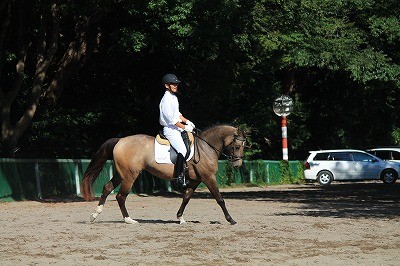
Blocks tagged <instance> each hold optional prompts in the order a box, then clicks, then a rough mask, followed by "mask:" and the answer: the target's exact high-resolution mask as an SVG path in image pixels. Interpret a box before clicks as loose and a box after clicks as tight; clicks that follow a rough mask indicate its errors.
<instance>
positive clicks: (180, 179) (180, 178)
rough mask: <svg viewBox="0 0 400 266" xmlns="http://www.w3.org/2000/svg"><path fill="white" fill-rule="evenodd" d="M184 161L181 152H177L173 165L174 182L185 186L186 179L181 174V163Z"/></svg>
mask: <svg viewBox="0 0 400 266" xmlns="http://www.w3.org/2000/svg"><path fill="white" fill-rule="evenodd" d="M184 163H185V158H184V157H183V155H182V154H180V153H178V158H177V159H176V163H175V167H174V180H176V182H177V183H178V184H179V185H181V186H183V187H186V180H185V178H184V174H183V164H184Z"/></svg>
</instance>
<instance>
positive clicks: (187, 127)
mask: <svg viewBox="0 0 400 266" xmlns="http://www.w3.org/2000/svg"><path fill="white" fill-rule="evenodd" d="M185 131H187V132H193V127H192V126H191V125H185Z"/></svg>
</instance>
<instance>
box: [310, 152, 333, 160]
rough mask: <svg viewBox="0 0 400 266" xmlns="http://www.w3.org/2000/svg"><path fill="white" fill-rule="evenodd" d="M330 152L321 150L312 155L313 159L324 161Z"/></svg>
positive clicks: (327, 158)
mask: <svg viewBox="0 0 400 266" xmlns="http://www.w3.org/2000/svg"><path fill="white" fill-rule="evenodd" d="M329 155H330V153H329V152H321V153H317V154H316V155H315V157H314V159H313V160H314V161H326V160H329V159H330V156H329Z"/></svg>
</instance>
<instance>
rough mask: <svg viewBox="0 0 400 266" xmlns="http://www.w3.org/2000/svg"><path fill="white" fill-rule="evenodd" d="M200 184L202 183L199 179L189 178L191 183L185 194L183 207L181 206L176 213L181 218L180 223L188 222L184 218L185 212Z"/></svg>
mask: <svg viewBox="0 0 400 266" xmlns="http://www.w3.org/2000/svg"><path fill="white" fill-rule="evenodd" d="M199 184H200V182H199V181H195V180H193V179H189V184H188V185H187V186H188V188H187V189H186V191H185V194H184V195H183V200H182V204H181V207H180V208H179V210H178V213H177V214H176V217H177V218H178V219H179V223H180V224H184V223H186V221H185V219H183V212H184V210H185V208H186V205H187V204H188V203H189V200H190V199H191V198H192V196H193V194H194V191H195V190H196V188H197V187H198V185H199Z"/></svg>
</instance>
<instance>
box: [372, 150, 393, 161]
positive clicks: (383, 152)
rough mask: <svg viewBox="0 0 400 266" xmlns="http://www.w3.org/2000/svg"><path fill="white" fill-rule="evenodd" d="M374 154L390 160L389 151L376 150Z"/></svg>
mask: <svg viewBox="0 0 400 266" xmlns="http://www.w3.org/2000/svg"><path fill="white" fill-rule="evenodd" d="M375 155H376V157H379V158H381V159H382V160H392V159H391V155H390V151H376V152H375Z"/></svg>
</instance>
